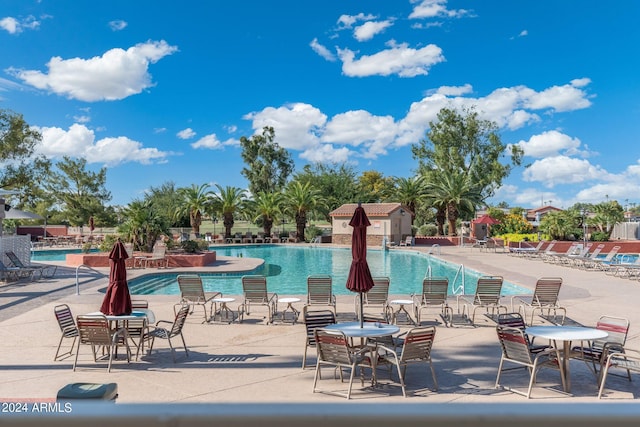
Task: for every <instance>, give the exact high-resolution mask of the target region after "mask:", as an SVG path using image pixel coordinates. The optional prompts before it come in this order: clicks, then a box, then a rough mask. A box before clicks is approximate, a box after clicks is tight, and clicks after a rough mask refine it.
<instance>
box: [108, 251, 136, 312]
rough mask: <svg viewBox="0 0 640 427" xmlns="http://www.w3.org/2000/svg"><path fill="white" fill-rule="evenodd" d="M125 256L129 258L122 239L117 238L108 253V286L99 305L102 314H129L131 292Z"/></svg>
mask: <svg viewBox="0 0 640 427" xmlns="http://www.w3.org/2000/svg"><path fill="white" fill-rule="evenodd" d="M127 258H129V255H128V254H127V250H126V249H125V247H124V245H123V244H122V241H121V240H119V239H118V241H117V242H116V243H115V244H114V245H113V249H111V252H110V253H109V266H110V271H109V286H107V294H106V295H105V296H104V300H103V301H102V307H100V311H101V312H102V313H103V314H107V315H111V316H120V315H122V314H131V310H132V309H131V294H129V285H128V284H127V267H126V266H125V260H126V259H127Z"/></svg>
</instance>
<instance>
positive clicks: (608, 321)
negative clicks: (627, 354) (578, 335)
mask: <svg viewBox="0 0 640 427" xmlns="http://www.w3.org/2000/svg"><path fill="white" fill-rule="evenodd" d="M629 325H630V322H629V319H625V318H623V317H615V316H608V315H604V316H600V319H598V323H596V329H600V330H603V331H605V332H607V333H608V336H607V337H606V338H602V339H598V340H593V341H590V342H587V343H586V344H585V343H584V342H581V343H580V345H579V346H574V347H573V348H571V352H570V357H571V358H572V359H578V360H582V361H584V362H585V363H586V364H587V366H588V367H589V368H590V369H591V371H592V372H593V373H594V374H595V375H596V376H598V375H599V373H598V371H599V370H601V369H602V368H603V367H604V363H605V362H606V360H607V357H608V356H609V353H612V352H617V353H624V345H625V343H626V341H627V335H628V333H629ZM627 374H628V377H629V380H631V374H630V373H629V372H627Z"/></svg>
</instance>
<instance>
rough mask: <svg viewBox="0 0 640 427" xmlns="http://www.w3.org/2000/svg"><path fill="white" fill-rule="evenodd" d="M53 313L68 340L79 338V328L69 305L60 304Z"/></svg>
mask: <svg viewBox="0 0 640 427" xmlns="http://www.w3.org/2000/svg"><path fill="white" fill-rule="evenodd" d="M53 312H54V314H55V316H56V320H57V321H58V326H60V331H62V333H63V335H64V336H65V337H67V338H71V337H75V336H78V327H77V326H76V322H75V320H74V318H73V314H71V309H70V308H69V306H68V305H67V304H60V305H57V306H55V307H54V308H53Z"/></svg>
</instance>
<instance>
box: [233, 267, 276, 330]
mask: <svg viewBox="0 0 640 427" xmlns="http://www.w3.org/2000/svg"><path fill="white" fill-rule="evenodd" d="M242 293H243V294H244V301H243V302H242V304H241V305H240V312H241V315H240V317H241V319H242V318H244V314H245V313H246V314H250V313H251V306H252V305H261V306H266V307H267V309H268V317H267V324H269V323H272V322H273V317H274V316H275V314H276V313H277V312H278V294H277V293H275V292H268V291H267V278H266V277H265V276H259V275H248V276H242ZM241 321H242V320H241Z"/></svg>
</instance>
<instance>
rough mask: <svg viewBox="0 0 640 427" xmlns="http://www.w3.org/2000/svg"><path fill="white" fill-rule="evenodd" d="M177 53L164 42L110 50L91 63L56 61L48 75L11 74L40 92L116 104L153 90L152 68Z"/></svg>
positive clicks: (77, 59)
mask: <svg viewBox="0 0 640 427" xmlns="http://www.w3.org/2000/svg"><path fill="white" fill-rule="evenodd" d="M176 51H177V47H175V46H170V45H169V44H168V43H167V42H165V41H164V40H162V41H159V42H158V41H149V42H146V43H140V44H137V45H135V46H133V47H130V48H129V49H127V50H124V49H119V48H116V49H111V50H109V51H107V52H105V53H104V54H103V55H102V56H96V57H93V58H90V59H82V58H72V59H62V58H60V57H53V58H51V60H50V61H49V62H48V63H47V68H48V69H49V72H48V73H42V72H40V71H36V70H18V69H11V70H9V71H10V72H11V73H12V74H13V75H15V76H16V77H18V78H20V79H21V80H23V81H24V82H25V83H27V84H30V85H32V86H34V87H36V88H38V89H43V90H48V91H50V92H53V93H56V94H58V95H63V96H66V97H67V98H69V99H78V100H80V101H87V102H93V101H102V100H106V101H113V100H119V99H124V98H126V97H128V96H131V95H135V94H138V93H140V92H142V91H143V90H144V89H147V88H149V87H152V86H153V83H152V82H151V75H150V74H149V72H148V70H149V64H152V63H155V62H157V61H159V60H160V59H162V58H163V57H165V56H167V55H171V54H173V53H174V52H176Z"/></svg>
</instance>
